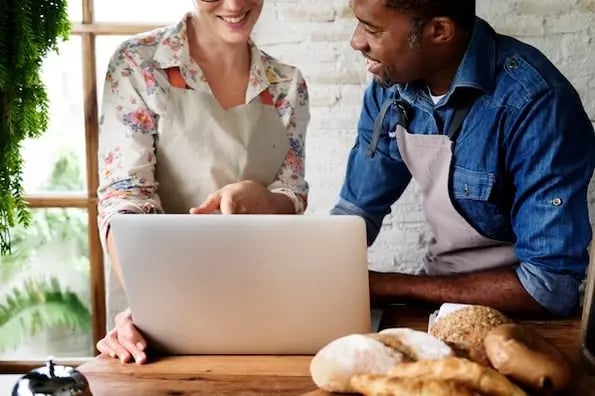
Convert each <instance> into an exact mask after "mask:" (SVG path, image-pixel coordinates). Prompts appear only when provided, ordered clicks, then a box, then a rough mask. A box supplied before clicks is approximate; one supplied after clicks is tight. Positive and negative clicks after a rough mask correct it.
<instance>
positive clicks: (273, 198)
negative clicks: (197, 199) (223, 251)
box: [190, 180, 295, 214]
mask: <svg viewBox="0 0 595 396" xmlns="http://www.w3.org/2000/svg"><path fill="white" fill-rule="evenodd" d="M215 211H220V212H221V214H259V213H260V214H267V213H295V209H294V206H293V203H292V201H291V200H290V199H289V198H288V197H287V196H285V195H283V194H278V193H273V192H270V191H269V190H268V189H267V188H266V187H265V186H263V185H262V184H260V183H258V182H255V181H251V180H245V181H241V182H238V183H233V184H228V185H227V186H225V187H223V188H221V189H220V190H218V191H215V192H214V193H212V194H211V195H209V196H208V197H207V199H205V200H204V202H202V203H201V204H200V205H199V206H197V207H194V208H191V209H190V213H192V214H209V213H213V212H215Z"/></svg>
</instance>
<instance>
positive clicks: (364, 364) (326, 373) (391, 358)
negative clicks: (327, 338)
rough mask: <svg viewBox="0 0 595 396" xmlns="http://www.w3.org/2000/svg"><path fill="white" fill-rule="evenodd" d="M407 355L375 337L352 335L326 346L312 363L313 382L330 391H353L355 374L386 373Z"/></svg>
mask: <svg viewBox="0 0 595 396" xmlns="http://www.w3.org/2000/svg"><path fill="white" fill-rule="evenodd" d="M402 360H403V354H401V353H400V352H398V351H396V350H394V349H392V348H389V347H387V346H385V345H384V344H382V343H381V342H380V341H376V340H375V339H373V338H371V337H367V336H365V335H362V334H352V335H348V336H345V337H341V338H338V339H336V340H334V341H332V342H330V343H329V344H327V345H326V346H324V347H323V348H322V349H320V351H318V353H317V354H316V355H315V356H314V358H312V361H311V362H310V374H311V376H312V381H314V383H315V384H316V386H318V387H319V388H320V389H322V390H325V391H327V392H353V391H354V389H352V388H351V384H350V382H349V380H350V379H351V377H352V376H353V375H355V374H385V373H387V372H388V371H389V370H390V369H391V368H393V367H394V366H395V365H396V364H398V363H400V362H401V361H402Z"/></svg>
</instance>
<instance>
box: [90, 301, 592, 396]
mask: <svg viewBox="0 0 595 396" xmlns="http://www.w3.org/2000/svg"><path fill="white" fill-rule="evenodd" d="M429 313H430V310H429V309H420V308H417V309H413V308H407V307H394V308H393V309H391V310H389V311H387V312H386V313H385V315H384V317H383V319H382V322H381V326H382V327H410V328H414V329H418V330H426V329H427V321H428V315H429ZM517 322H519V323H521V324H523V325H526V326H529V327H531V328H533V329H535V330H536V331H537V332H538V333H540V334H541V335H542V336H543V337H545V338H546V339H548V340H550V341H551V342H552V343H553V344H554V345H556V346H557V347H558V348H560V349H561V350H562V351H563V352H564V353H566V354H567V355H568V357H569V358H570V359H571V360H573V362H574V363H575V372H576V373H577V376H576V379H575V381H574V383H575V388H574V389H573V390H572V391H571V392H567V393H566V395H580V396H595V377H589V376H587V375H586V374H585V371H584V369H583V368H582V367H581V365H580V360H579V356H580V354H579V342H580V337H579V332H580V320H579V319H578V318H576V319H566V320H517ZM310 360H311V356H167V357H159V358H153V359H152V360H151V361H150V362H149V363H148V364H146V365H136V364H121V363H120V362H118V361H117V360H115V359H110V358H107V357H102V356H100V357H97V358H95V359H93V360H91V361H89V362H87V363H85V364H83V365H81V366H80V367H79V368H78V369H79V370H80V371H81V372H83V374H84V375H85V376H86V377H87V378H88V380H89V382H90V384H91V391H92V392H93V395H94V396H102V395H123V396H128V395H217V396H227V395H239V396H252V395H287V396H289V395H292V396H297V395H301V396H328V395H330V394H329V393H327V392H323V391H320V390H318V389H317V388H316V386H315V385H314V383H313V382H312V380H311V378H310V373H309V364H310Z"/></svg>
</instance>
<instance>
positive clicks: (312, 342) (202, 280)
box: [110, 214, 371, 354]
mask: <svg viewBox="0 0 595 396" xmlns="http://www.w3.org/2000/svg"><path fill="white" fill-rule="evenodd" d="M110 224H111V232H112V234H113V238H114V242H115V246H116V252H117V255H118V257H119V259H120V264H121V266H122V272H123V276H124V284H125V288H126V293H127V296H128V303H129V305H130V308H131V311H132V315H133V317H134V321H135V324H136V325H137V326H138V328H139V329H140V330H141V331H142V332H143V334H144V335H145V336H146V337H147V339H148V340H149V344H150V346H151V347H155V348H157V349H159V350H161V351H163V352H167V353H170V354H312V353H315V352H317V351H318V350H319V349H320V348H321V347H322V346H324V345H325V344H326V343H328V342H330V341H332V340H333V339H336V338H338V337H341V336H344V335H347V334H351V333H365V332H370V331H371V318H370V306H369V294H368V272H367V268H368V267H367V245H366V232H365V223H364V222H363V220H362V219H361V218H359V217H355V216H315V215H305V216H296V215H232V216H229V215H228V216H225V215H184V214H180V215H173V214H172V215H164V214H155V215H151V214H146V215H132V214H123V215H117V216H114V217H113V218H112V220H111V222H110Z"/></svg>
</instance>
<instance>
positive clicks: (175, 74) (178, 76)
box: [165, 67, 275, 106]
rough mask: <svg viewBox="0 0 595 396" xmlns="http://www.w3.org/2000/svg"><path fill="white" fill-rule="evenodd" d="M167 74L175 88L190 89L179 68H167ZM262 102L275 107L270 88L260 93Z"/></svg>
mask: <svg viewBox="0 0 595 396" xmlns="http://www.w3.org/2000/svg"><path fill="white" fill-rule="evenodd" d="M165 73H166V74H167V80H168V81H169V83H170V84H171V85H172V86H173V87H176V88H181V89H189V88H190V87H189V86H188V84H186V81H185V80H184V76H182V72H181V71H180V68H179V67H170V68H167V69H165ZM260 100H261V101H262V104H264V105H267V106H274V105H275V102H274V101H273V95H271V92H270V91H269V89H268V88H267V89H265V90H264V91H262V92H261V93H260Z"/></svg>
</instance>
